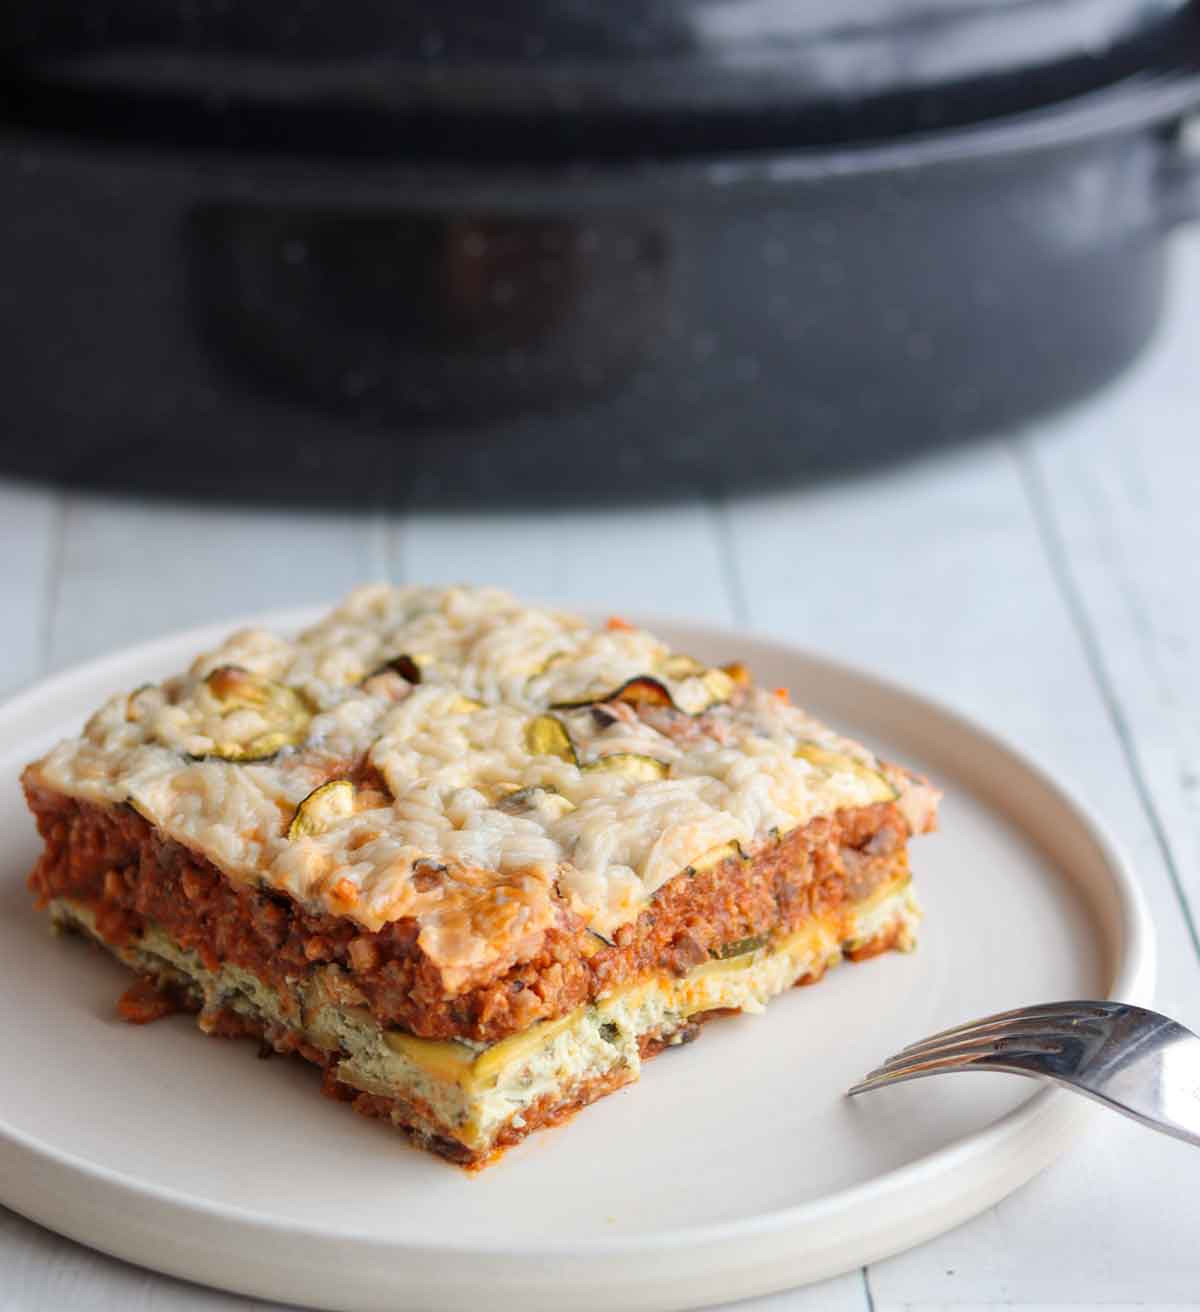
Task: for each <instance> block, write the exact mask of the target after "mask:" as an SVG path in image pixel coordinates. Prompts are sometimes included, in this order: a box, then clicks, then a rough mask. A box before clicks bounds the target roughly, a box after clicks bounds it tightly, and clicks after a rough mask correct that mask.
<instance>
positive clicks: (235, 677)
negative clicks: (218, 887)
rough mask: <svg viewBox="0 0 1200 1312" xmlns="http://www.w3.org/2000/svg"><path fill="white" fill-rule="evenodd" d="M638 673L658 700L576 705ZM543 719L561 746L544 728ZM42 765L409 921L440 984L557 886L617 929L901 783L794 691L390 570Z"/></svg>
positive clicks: (518, 933)
mask: <svg viewBox="0 0 1200 1312" xmlns="http://www.w3.org/2000/svg"><path fill="white" fill-rule="evenodd" d="M399 658H404V659H403V660H400V659H399ZM389 662H392V663H393V667H392V668H391V669H385V668H384V667H385V666H387V665H388V663H389ZM397 670H407V671H408V673H409V675H412V676H415V675H416V672H417V671H418V670H419V675H420V679H419V682H413V681H410V678H406V677H404V675H403V674H402V673H399V672H397ZM647 678H648V679H652V680H654V681H655V688H654V691H655V696H656V697H657V699H658V702H659V704H650V705H646V704H642V705H637V706H634V705H630V704H627V703H617V702H609V703H606V704H605V706H604V707H602V708H599V709H597V708H595V707H593V706H592V705H579V704H578V703H581V702H584V701H585V700H586V699H588V698H600V697H604V696H608V695H611V694H612V693H613V692H615V691H616V690H617V689H619V688H621V687H622V686H623V685H625V684H627V683H628V682H629V681H630V680H636V679H647ZM664 694H665V696H664ZM666 696H669V698H670V702H672V703H674V707H672V706H671V705H670V704H669V703H666ZM573 703H574V705H573ZM664 703H666V704H664ZM548 713H549V714H553V715H554V716H555V717H556V719H557V722H558V723H559V724H560V725H561V726H562V728H563V729H564V730H565V732H566V738H567V739H568V740H569V746H568V747H567V748H566V749H565V750H557V749H553V750H549V751H548V750H547V749H546V746H545V744H543V743H541V742H540V741H538V740H535V741H534V742H533V743H531V737H530V725H531V723H532V721H533V720H535V719H536V718H537V717H539V716H544V715H546V714H548ZM554 732H555V733H557V730H555V731H554ZM814 746H815V749H816V755H815V757H814V759H807V758H806V757H805V756H804V755H803V754H801V753H803V752H804V751H808V752H809V755H810V757H811V756H813V752H814ZM272 753H273V754H272ZM604 758H613V759H612V760H609V761H608V762H607V767H606V765H605V762H604ZM617 758H621V759H620V760H618V759H617ZM630 760H633V761H634V762H635V763H636V765H637V768H636V769H635V770H633V771H630V770H629V769H625V768H618V767H620V766H622V764H623V763H628V762H629V761H630ZM598 763H599V764H598ZM647 763H649V764H647ZM366 766H370V767H373V768H374V771H375V772H377V774H378V776H379V777H381V778H382V780H383V781H384V782H385V783H386V787H387V793H385V792H383V791H382V790H381V789H378V788H375V787H370V786H363V787H360V788H359V789H358V791H357V794H356V796H357V802H356V804H355V805H354V806H353V807H352V808H350V807H341V808H335V809H334V810H333V811H332V812H331V813H330V814H329V815H327V816H325V817H323V818H322V820H321V822H320V823H316V822H314V823H310V824H305V825H302V826H297V827H296V829H295V830H294V831H293V836H292V837H291V838H289V837H288V828H289V825H290V824H291V821H292V820H293V818H294V817H295V815H296V811H297V808H298V807H299V806H300V805H301V803H302V802H303V801H304V799H305V798H306V797H307V796H308V795H309V794H310V793H312V791H313V790H314V789H315V788H317V787H318V786H319V785H320V784H322V783H324V782H325V781H327V780H329V779H332V778H337V777H340V776H344V775H346V774H350V773H353V772H356V771H357V772H358V773H359V775H360V776H361V774H362V771H363V769H364V767H366ZM37 771H38V773H39V774H40V777H41V778H42V780H43V781H44V782H45V783H46V784H47V785H48V786H50V787H52V788H55V789H57V790H59V791H61V792H64V793H67V794H70V795H73V796H77V797H80V798H83V799H87V800H90V801H96V802H101V803H109V804H113V803H121V802H128V803H130V804H131V805H132V806H134V807H135V808H136V809H137V810H138V811H139V812H140V813H141V814H142V815H143V816H145V817H146V819H148V820H149V821H150V822H151V823H152V824H154V825H155V826H156V827H157V828H158V829H159V830H161V831H162V832H163V833H165V834H167V835H168V836H170V837H171V838H173V839H175V840H177V841H178V842H180V843H182V844H184V845H185V846H187V847H188V848H190V849H192V850H193V851H195V852H197V853H199V854H201V855H202V856H204V857H206V858H208V859H209V860H210V861H212V862H213V863H214V864H215V865H216V866H218V867H219V868H220V869H221V870H223V871H224V872H225V873H226V874H227V875H228V876H230V877H231V878H233V879H234V880H249V881H255V882H258V883H260V884H262V885H265V886H268V887H271V888H276V889H280V890H284V891H286V892H288V893H290V894H291V895H293V896H294V897H296V898H297V899H298V900H300V901H301V902H302V903H304V904H305V905H306V906H309V907H311V908H313V909H317V910H323V911H328V912H330V913H332V914H334V915H338V916H349V917H351V918H352V919H354V920H355V921H357V922H358V923H360V924H361V925H363V926H364V927H365V928H367V929H369V930H375V929H379V928H380V927H382V926H383V925H385V924H386V923H388V922H389V921H393V920H397V919H400V918H404V917H414V918H415V919H416V920H417V921H418V923H419V925H420V940H419V941H420V944H421V946H422V948H423V949H424V950H425V951H426V952H427V953H428V954H429V956H430V958H431V959H432V960H433V961H435V962H436V963H438V964H439V966H440V967H441V968H442V971H443V976H444V979H445V981H446V985H447V988H448V989H450V990H451V991H453V990H455V989H457V988H462V987H466V986H467V985H468V984H469V982H470V981H471V980H473V979H476V978H481V977H482V976H483V975H484V974H486V973H487V972H489V971H490V970H493V969H495V968H496V966H497V965H498V964H501V963H504V962H511V961H515V960H519V959H521V958H522V957H523V956H525V955H527V954H528V953H531V952H533V951H536V948H537V944H538V942H539V941H540V938H541V936H542V935H543V934H544V932H545V930H546V929H547V928H548V927H550V926H551V925H554V924H556V923H559V922H560V921H561V919H562V917H563V906H564V898H565V900H566V903H567V904H569V905H570V907H571V908H572V910H574V911H575V912H576V913H578V914H579V915H581V916H582V917H583V918H584V920H585V921H586V922H587V923H588V924H590V925H591V926H592V927H593V928H595V929H597V930H598V931H600V932H602V933H606V934H611V932H612V931H613V930H614V929H615V928H617V927H618V926H620V925H622V924H624V923H626V922H628V921H630V920H632V919H634V918H635V917H636V916H637V914H638V912H639V911H640V910H641V908H642V907H643V906H644V905H645V903H646V901H647V899H648V898H649V897H650V896H651V895H652V894H653V893H654V891H655V889H657V888H658V887H660V886H661V885H662V884H663V883H665V882H666V881H667V880H668V879H670V878H672V877H673V876H674V875H676V874H678V873H679V872H680V871H681V870H682V869H684V868H685V867H686V866H688V865H689V864H691V863H692V862H694V861H697V860H699V859H700V858H701V857H702V856H703V855H704V854H705V853H707V852H709V851H711V850H712V849H713V848H716V847H719V846H721V845H723V844H728V843H730V842H736V843H739V844H741V845H742V847H743V848H744V849H745V850H747V851H749V850H751V849H753V848H754V847H755V846H756V845H758V844H760V843H762V842H764V841H767V840H769V839H770V838H771V837H772V836H775V835H777V834H778V833H781V832H784V831H786V830H788V829H790V828H792V827H794V826H796V825H800V824H804V823H806V822H807V821H809V820H811V819H812V818H813V817H814V816H817V815H822V814H828V813H830V812H833V811H835V810H838V809H839V808H843V807H855V806H861V805H865V804H867V803H869V802H872V801H877V800H879V799H880V796H881V789H882V790H883V794H882V795H885V796H887V795H894V794H899V795H901V801H902V803H903V801H904V795H905V794H906V793H908V792H911V791H912V783H911V781H910V780H909V779H908V777H907V776H906V775H905V774H904V773H903V772H902V771H898V770H895V769H893V768H891V767H884V766H881V765H880V764H879V763H878V762H877V761H875V759H874V758H873V757H872V756H871V755H870V753H869V752H867V751H866V750H865V749H864V748H862V747H860V746H859V745H857V744H855V743H853V742H850V741H848V740H846V739H844V738H840V737H837V736H836V735H835V734H833V733H832V732H831V731H830V730H828V729H826V728H825V727H824V726H822V725H821V724H819V723H818V722H817V721H815V720H814V719H812V718H811V717H810V716H808V715H807V714H805V713H804V712H803V711H802V710H800V709H799V708H797V707H795V706H792V705H790V704H788V702H787V701H786V700H785V699H783V698H781V697H780V696H777V695H775V694H772V693H767V692H764V691H762V690H759V689H755V688H752V687H738V686H737V685H736V684H735V683H734V681H733V680H731V679H729V678H728V677H727V676H725V675H724V674H722V673H720V672H713V671H708V670H705V668H704V667H703V666H700V665H698V664H697V663H696V662H694V661H689V660H687V659H686V658H681V657H680V656H678V654H675V653H672V652H671V651H670V650H669V649H668V648H667V647H666V646H665V644H663V643H662V642H660V641H659V640H658V639H657V638H655V637H653V636H652V635H650V634H648V633H645V632H642V631H640V630H631V629H627V628H624V627H620V628H614V629H601V630H594V629H591V628H589V627H588V626H587V625H586V624H585V623H584V622H583V621H582V620H580V619H578V618H576V617H574V616H571V615H566V614H561V613H559V612H557V611H552V610H546V609H541V608H536V607H528V606H524V605H522V604H521V603H519V602H518V601H517V600H516V599H515V598H513V597H511V596H509V595H508V594H507V593H504V592H501V591H498V590H495V589H489V588H478V589H475V588H461V587H454V588H421V587H405V588H392V587H388V586H382V585H381V586H372V587H367V588H361V589H359V590H358V591H356V592H354V593H352V594H351V595H350V596H349V597H348V598H347V599H346V601H345V602H344V603H343V604H342V605H341V606H340V607H339V608H338V609H337V610H335V611H334V612H333V613H332V614H331V615H330V616H328V617H327V618H326V619H324V620H323V621H321V622H320V623H319V624H317V625H315V626H314V627H313V628H311V629H308V630H307V631H306V632H304V633H301V634H300V635H299V636H298V637H296V638H294V639H288V638H284V637H280V636H277V635H273V634H270V633H266V632H263V631H261V630H245V631H242V632H239V633H235V634H233V635H232V636H231V637H230V638H229V639H228V640H227V641H226V642H225V643H223V644H222V645H221V646H220V647H219V648H217V649H216V650H215V651H211V652H208V653H205V654H203V655H201V656H199V657H198V658H197V659H196V660H195V661H194V662H193V664H192V666H191V668H190V670H189V671H188V672H187V673H186V674H183V675H180V676H178V677H176V678H173V679H169V680H167V681H166V682H165V683H163V684H162V685H159V686H154V687H148V688H142V689H138V690H136V691H134V692H133V693H131V694H124V693H123V694H121V695H119V696H115V697H113V698H112V699H111V700H110V701H109V702H108V703H107V704H106V705H105V706H104V707H103V708H102V709H101V710H100V711H99V712H97V714H96V715H95V716H93V717H92V719H91V720H90V721H89V723H88V724H87V726H86V728H85V730H84V732H83V734H82V735H81V736H80V737H79V738H75V739H71V740H69V741H67V742H64V743H61V744H59V746H57V747H56V748H55V749H54V750H53V751H51V752H50V754H49V755H48V756H47V757H45V758H44V760H43V761H41V762H40V763H39V765H38V767H37ZM556 889H557V890H558V892H559V893H560V894H561V896H558V895H556Z"/></svg>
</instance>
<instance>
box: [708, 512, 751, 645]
mask: <svg viewBox="0 0 1200 1312" xmlns="http://www.w3.org/2000/svg"><path fill="white" fill-rule="evenodd" d="M707 509H708V512H709V517H710V520H711V523H712V528H713V533H714V536H715V537H716V539H717V558H718V560H720V562H721V584H722V586H723V587H724V589H725V595H726V597H727V599H728V601H729V605H730V607H731V608H732V610H733V616H734V619H735V620H736V621H737V623H738V626H739V627H741V628H743V629H749V628H750V603H749V599H748V598H747V596H746V588H745V585H744V583H743V582H742V571H741V567H740V566H739V564H738V553H737V551H736V550H735V549H734V542H733V524H732V523H731V521H730V516H729V504H728V502H727V501H726V500H725V499H724V498H723V497H715V498H713V499H712V500H710V501H709V502H708V505H707Z"/></svg>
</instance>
